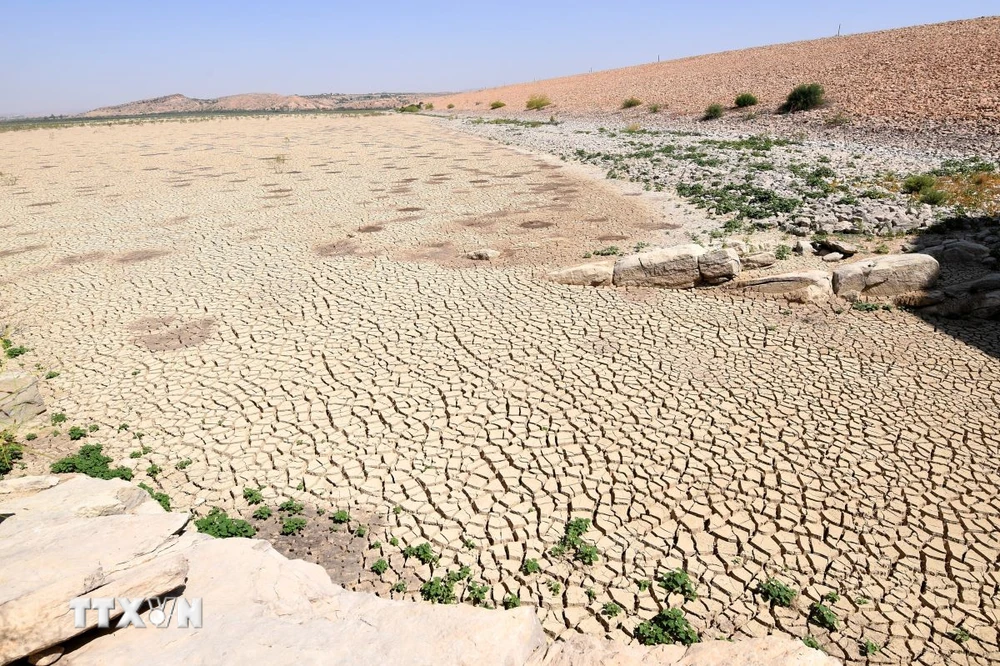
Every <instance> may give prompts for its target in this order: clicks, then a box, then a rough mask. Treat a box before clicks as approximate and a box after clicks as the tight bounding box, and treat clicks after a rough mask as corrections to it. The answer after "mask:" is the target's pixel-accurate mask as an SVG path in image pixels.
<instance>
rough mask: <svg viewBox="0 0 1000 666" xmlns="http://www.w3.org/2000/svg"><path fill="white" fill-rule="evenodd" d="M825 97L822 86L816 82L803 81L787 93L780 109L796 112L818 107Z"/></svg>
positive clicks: (821, 104)
mask: <svg viewBox="0 0 1000 666" xmlns="http://www.w3.org/2000/svg"><path fill="white" fill-rule="evenodd" d="M825 97H826V91H825V90H823V86H821V85H820V84H818V83H804V84H802V85H800V86H796V87H795V88H794V89H793V90H792V92H790V93H788V97H787V99H785V103H784V104H783V105H782V106H781V109H780V110H781V112H782V113H797V112H798V111H809V110H811V109H818V108H819V107H821V106H823V102H824V99H825Z"/></svg>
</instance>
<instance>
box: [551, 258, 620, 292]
mask: <svg viewBox="0 0 1000 666" xmlns="http://www.w3.org/2000/svg"><path fill="white" fill-rule="evenodd" d="M614 272H615V262H614V261H613V260H612V261H595V262H592V263H589V264H580V265H579V266H570V267H569V268H561V269H559V270H556V271H552V272H551V273H549V275H548V278H549V279H550V280H552V281H553V282H558V283H559V284H576V285H582V286H584V287H603V286H605V285H610V284H611V280H612V278H613V277H614Z"/></svg>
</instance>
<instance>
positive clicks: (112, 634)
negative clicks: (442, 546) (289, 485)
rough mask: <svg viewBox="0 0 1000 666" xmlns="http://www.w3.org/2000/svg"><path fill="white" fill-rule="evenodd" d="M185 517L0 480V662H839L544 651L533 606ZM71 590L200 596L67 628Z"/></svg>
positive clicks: (48, 485) (75, 485)
mask: <svg viewBox="0 0 1000 666" xmlns="http://www.w3.org/2000/svg"><path fill="white" fill-rule="evenodd" d="M190 521H191V516H190V515H189V514H186V513H168V512H165V511H164V510H163V509H162V507H161V506H160V504H158V503H157V502H156V501H154V500H153V499H152V498H151V497H150V496H149V494H147V492H146V491H144V490H142V489H140V488H138V487H136V486H134V485H132V484H129V483H126V482H125V481H121V480H110V481H103V480H98V479H94V478H90V477H87V476H82V475H60V476H35V477H22V478H18V479H8V480H6V481H3V482H0V557H2V559H3V561H4V563H5V565H4V567H3V568H2V569H0V664H9V663H14V662H18V661H20V660H24V659H26V660H27V662H28V663H30V664H33V665H36V666H37V665H39V664H42V665H44V664H52V663H55V662H56V661H59V662H60V663H63V664H80V665H82V664H123V663H134V661H135V660H136V659H140V658H141V659H145V658H155V659H156V660H157V661H160V662H164V663H258V662H262V661H266V662H267V663H269V664H312V663H324V664H477V665H479V664H482V665H486V664H509V665H513V664H531V665H535V666H557V665H558V666H563V665H565V666H569V665H580V666H582V665H587V664H611V663H613V664H639V663H642V664H664V665H666V664H677V665H680V664H685V665H690V666H695V665H704V666H709V665H716V664H718V665H721V664H728V665H731V666H739V665H740V664H742V665H745V666H750V665H751V664H769V665H775V666H780V665H788V666H791V665H802V666H826V665H830V666H832V665H833V664H836V663H839V662H838V661H837V660H835V659H832V658H830V657H827V656H825V655H824V654H822V653H821V652H819V651H817V650H813V649H810V648H808V647H806V646H805V645H803V644H802V643H801V642H800V641H798V640H795V639H792V638H790V637H782V636H770V637H767V638H760V639H753V640H747V641H739V642H734V643H730V642H726V641H712V642H707V643H701V644H697V645H694V646H691V647H684V646H674V645H671V646H660V647H656V648H646V647H642V646H627V645H624V644H620V643H615V642H612V641H606V640H601V639H597V638H593V637H584V636H582V635H581V636H580V637H579V638H575V639H573V640H570V641H564V642H559V643H556V644H554V645H548V644H547V641H546V638H545V634H544V633H543V632H542V628H541V625H540V624H539V622H538V619H537V618H536V616H535V613H534V610H533V609H531V608H529V607H522V608H517V609H513V610H508V611H497V610H484V609H478V608H472V607H468V606H438V605H431V604H416V603H408V602H401V601H389V600H385V599H381V598H379V597H376V596H374V595H368V594H360V593H355V592H349V591H347V590H344V589H343V588H341V587H340V586H338V585H335V584H334V583H332V582H331V581H330V578H329V576H328V575H327V573H326V572H325V571H324V570H323V569H322V568H321V567H319V566H317V565H315V564H309V563H307V562H304V561H302V560H289V559H287V558H285V557H284V556H283V555H281V554H279V553H278V552H276V551H275V550H274V549H273V548H272V547H271V546H270V544H268V543H267V542H265V541H259V540H254V539H241V538H232V539H216V538H213V537H209V536H206V535H204V534H199V533H197V532H195V531H194V529H192V527H191V525H190ZM82 597H86V598H91V599H94V598H98V597H114V598H121V597H125V598H128V599H133V600H134V599H138V598H149V597H161V598H163V597H182V598H183V599H185V600H186V601H187V602H188V603H191V604H194V603H195V601H196V600H198V599H200V600H201V604H202V606H201V608H202V613H201V624H202V626H201V627H200V628H194V627H193V626H188V627H180V626H178V624H179V622H178V621H177V620H178V618H179V617H180V615H179V614H178V612H177V610H176V606H170V605H169V604H166V605H164V606H163V607H162V608H164V609H171V608H172V610H168V611H167V613H166V619H165V620H164V619H163V618H162V617H157V616H151V613H152V612H154V611H155V608H153V609H151V608H150V607H149V606H148V605H144V606H143V608H142V609H141V612H140V613H138V618H139V620H140V621H141V623H142V624H144V625H145V626H144V627H141V628H140V627H138V626H128V625H126V626H124V627H123V628H121V629H115V627H116V625H117V624H118V620H119V618H120V617H122V615H123V613H122V610H121V608H122V606H121V604H119V605H118V606H117V607H116V610H114V611H112V612H111V627H110V628H108V629H100V628H98V627H97V624H98V620H99V615H98V613H97V612H96V611H89V612H87V613H86V615H85V617H86V623H85V626H84V627H82V628H77V627H76V626H75V623H74V611H73V610H72V609H71V608H70V605H69V602H70V600H71V599H75V598H82ZM161 612H162V611H161ZM131 621H132V624H134V625H135V624H136V622H135V620H134V619H132V620H131ZM190 624H191V625H193V624H194V622H191V623H190ZM154 625H159V626H162V627H163V628H155V627H154ZM163 625H165V626H163Z"/></svg>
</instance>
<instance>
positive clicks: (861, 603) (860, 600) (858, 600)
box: [854, 597, 871, 606]
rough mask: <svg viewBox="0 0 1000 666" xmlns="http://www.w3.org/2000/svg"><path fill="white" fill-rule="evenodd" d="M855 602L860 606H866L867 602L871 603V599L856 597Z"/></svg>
mask: <svg viewBox="0 0 1000 666" xmlns="http://www.w3.org/2000/svg"><path fill="white" fill-rule="evenodd" d="M854 603H856V604H857V605H859V606H864V605H865V604H868V603H871V599H869V598H868V597H857V598H855V599H854Z"/></svg>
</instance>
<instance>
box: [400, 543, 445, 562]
mask: <svg viewBox="0 0 1000 666" xmlns="http://www.w3.org/2000/svg"><path fill="white" fill-rule="evenodd" d="M403 557H404V558H406V559H410V558H411V557H413V558H416V559H418V560H420V561H421V562H422V563H424V564H434V563H436V562H437V561H438V559H439V557H438V556H437V555H435V554H434V550H433V549H432V548H431V545H430V544H429V543H426V542H424V543H422V544H420V545H419V546H407V547H406V548H404V549H403Z"/></svg>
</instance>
